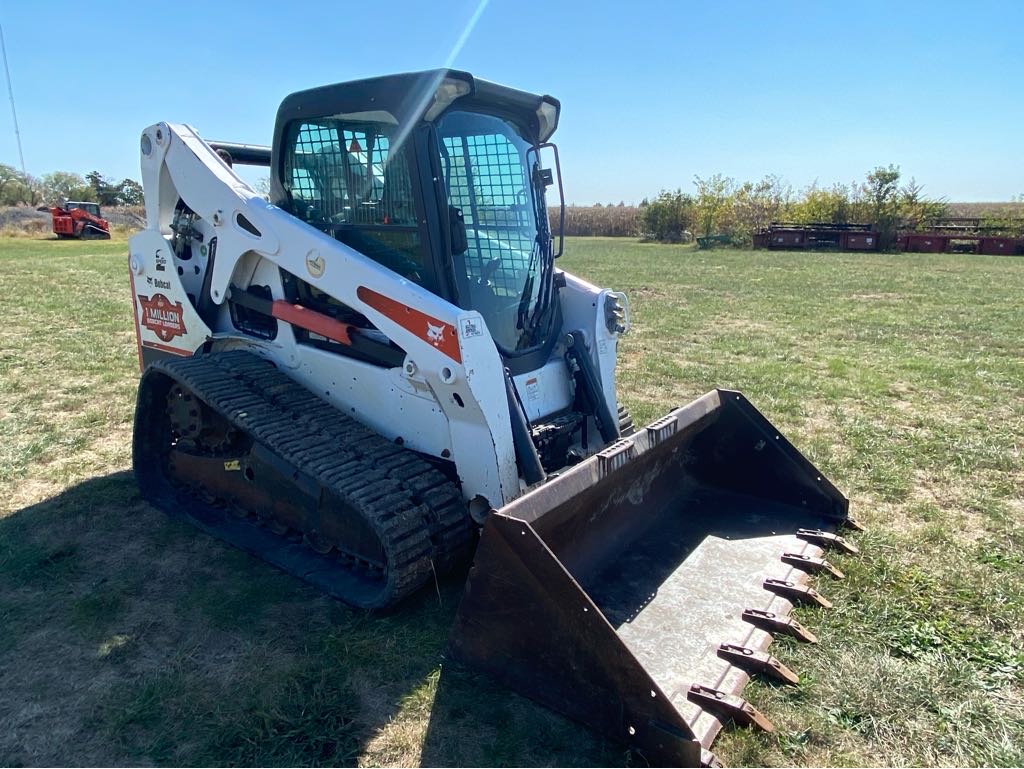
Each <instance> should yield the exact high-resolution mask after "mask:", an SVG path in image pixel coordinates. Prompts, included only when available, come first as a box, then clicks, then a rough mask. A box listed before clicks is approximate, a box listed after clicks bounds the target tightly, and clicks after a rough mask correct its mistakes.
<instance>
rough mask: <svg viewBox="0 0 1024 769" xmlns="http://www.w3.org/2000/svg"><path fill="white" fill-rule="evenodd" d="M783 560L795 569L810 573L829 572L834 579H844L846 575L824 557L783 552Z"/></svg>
mask: <svg viewBox="0 0 1024 769" xmlns="http://www.w3.org/2000/svg"><path fill="white" fill-rule="evenodd" d="M782 562H783V563H787V564H789V565H790V566H792V567H793V568H795V569H800V570H801V571H806V572H807V573H808V574H820V573H822V572H824V573H826V574H828V575H829V576H831V577H833V578H834V579H842V578H843V577H845V576H846V575H845V574H843V572H841V571H840V570H839V569H837V568H836V567H835V566H833V565H832V564H831V563H829V562H828V561H826V560H825V559H824V558H815V557H813V556H810V555H804V554H803V553H783V554H782Z"/></svg>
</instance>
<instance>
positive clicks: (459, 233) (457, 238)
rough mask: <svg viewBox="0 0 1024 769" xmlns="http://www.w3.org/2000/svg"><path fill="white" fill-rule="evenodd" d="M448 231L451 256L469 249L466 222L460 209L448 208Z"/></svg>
mask: <svg viewBox="0 0 1024 769" xmlns="http://www.w3.org/2000/svg"><path fill="white" fill-rule="evenodd" d="M448 231H449V233H450V234H451V245H452V256H456V255H458V254H461V253H464V252H465V250H466V249H467V248H469V238H468V237H467V236H466V220H465V219H464V218H463V216H462V209H461V208H456V207H455V206H448Z"/></svg>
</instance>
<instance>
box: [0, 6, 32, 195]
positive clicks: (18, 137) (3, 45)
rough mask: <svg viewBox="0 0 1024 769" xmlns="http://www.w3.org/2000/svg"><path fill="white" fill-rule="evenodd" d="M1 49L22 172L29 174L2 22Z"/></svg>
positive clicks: (0, 30)
mask: <svg viewBox="0 0 1024 769" xmlns="http://www.w3.org/2000/svg"><path fill="white" fill-rule="evenodd" d="M0 51H3V54H4V73H5V74H6V75H7V93H8V95H9V96H10V97H11V115H12V116H13V117H14V138H15V139H16V140H17V141H18V157H19V158H20V159H21V174H22V176H28V172H27V171H25V153H23V152H22V151H21V131H19V130H18V111H17V110H16V109H14V89H13V88H12V87H11V70H10V68H9V67H8V66H7V44H6V43H5V42H4V27H3V25H2V24H0Z"/></svg>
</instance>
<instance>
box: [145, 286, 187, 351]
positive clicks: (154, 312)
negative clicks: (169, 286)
mask: <svg viewBox="0 0 1024 769" xmlns="http://www.w3.org/2000/svg"><path fill="white" fill-rule="evenodd" d="M139 304H140V305H141V306H142V325H143V326H145V327H146V328H148V329H149V330H150V331H152V332H153V333H154V334H156V335H157V336H158V337H159V338H160V339H161V340H162V341H164V342H170V341H171V340H172V339H174V337H176V336H184V335H185V333H186V329H185V321H184V319H183V317H182V315H183V312H184V310H183V308H182V306H181V302H173V303H172V302H171V300H169V299H168V298H167V297H166V296H164V295H163V294H154V295H153V296H152V298H150V297H148V296H143V295H142V294H139Z"/></svg>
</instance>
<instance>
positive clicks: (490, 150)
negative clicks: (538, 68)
mask: <svg viewBox="0 0 1024 769" xmlns="http://www.w3.org/2000/svg"><path fill="white" fill-rule="evenodd" d="M558 112H559V103H558V101H557V100H555V99H554V98H552V97H550V96H538V95H534V94H529V93H525V92H523V91H518V90H514V89H511V88H506V87H504V86H500V85H496V84H494V83H489V82H487V81H483V80H478V79H476V78H474V77H473V76H472V75H470V74H469V73H466V72H459V71H455V70H434V71H430V72H422V73H412V74H403V75H391V76H386V77H379V78H373V79H369V80H360V81H354V82H350V83H342V84H338V85H331V86H324V87H322V88H316V89H312V90H309V91H302V92H300V93H296V94H292V95H291V96H289V97H288V98H287V99H285V101H284V102H283V103H282V105H281V108H280V110H279V111H278V115H277V124H276V127H275V133H274V145H273V148H274V149H273V152H274V157H273V159H272V164H271V169H272V170H271V190H272V192H271V195H272V199H273V200H274V201H275V203H276V204H277V205H279V206H280V207H281V208H283V209H285V210H286V211H288V212H290V213H291V214H293V215H294V216H296V217H298V218H300V219H302V220H303V221H305V222H307V223H309V224H311V225H313V226H315V227H317V228H318V229H320V230H322V231H324V232H326V233H328V234H330V235H331V236H332V237H334V238H336V239H337V240H339V241H341V242H343V243H345V244H346V245H348V246H350V247H352V248H354V249H355V250H357V251H359V252H360V253H362V254H365V255H366V256H368V257H370V258H372V259H374V260H376V261H377V262H379V263H380V264H382V265H384V266H385V267H387V268H389V269H391V270H393V271H395V272H396V273H398V274H400V275H402V276H403V277H405V278H408V279H409V280H413V281H415V282H416V283H419V284H420V285H422V286H424V287H425V288H427V289H428V290H430V291H432V292H433V293H435V294H437V295H439V296H441V297H443V298H445V299H447V300H448V301H451V302H453V303H454V304H457V305H459V306H461V307H464V308H466V309H474V310H477V311H479V312H480V313H481V315H483V317H484V319H485V321H486V322H487V325H488V329H489V331H490V332H491V335H492V336H493V338H494V340H495V342H496V343H497V345H498V347H499V350H500V352H501V353H502V356H503V357H504V358H505V359H506V361H507V362H508V363H509V365H512V366H513V367H516V368H518V366H514V364H513V363H512V359H520V360H517V362H518V363H519V364H520V365H534V364H536V360H537V358H539V357H540V356H543V358H544V359H546V357H547V354H548V353H549V352H550V349H551V344H553V342H554V337H555V336H556V334H555V333H554V331H556V330H557V327H558V324H556V323H554V322H553V321H554V320H555V316H556V315H557V313H558V302H557V301H553V300H554V299H555V292H556V290H557V289H556V288H555V286H554V281H553V259H554V258H555V257H556V256H557V255H558V254H557V253H556V252H555V249H554V244H553V237H552V233H551V229H550V227H549V224H548V214H547V187H548V186H549V185H551V184H552V183H553V181H554V178H555V177H554V174H553V173H552V172H551V171H550V170H547V169H544V168H542V163H541V153H542V151H548V152H553V145H549V144H545V142H546V141H547V139H548V138H549V137H550V136H551V134H552V133H553V132H554V130H555V127H556V126H557V122H558ZM547 148H551V149H550V150H549V149H547ZM556 161H557V156H556ZM559 191H560V185H559ZM561 204H562V201H561V200H559V205H561ZM559 235H561V233H559ZM559 251H560V249H559ZM526 358H528V359H529V360H525V359H526Z"/></svg>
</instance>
